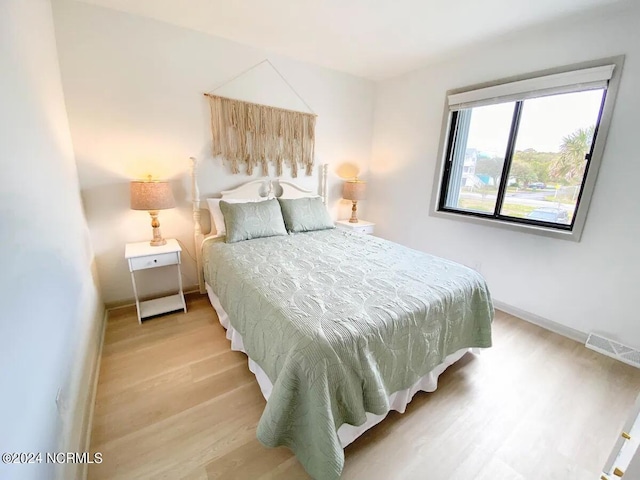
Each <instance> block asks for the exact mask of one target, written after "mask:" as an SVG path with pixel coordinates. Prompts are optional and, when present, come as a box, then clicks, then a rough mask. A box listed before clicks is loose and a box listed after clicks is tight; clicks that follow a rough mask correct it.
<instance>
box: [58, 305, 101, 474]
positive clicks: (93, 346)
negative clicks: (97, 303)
mask: <svg viewBox="0 0 640 480" xmlns="http://www.w3.org/2000/svg"><path fill="white" fill-rule="evenodd" d="M108 314H109V311H108V310H106V309H105V310H104V311H103V314H102V317H101V319H100V320H98V325H97V326H96V328H95V330H94V333H93V334H92V335H91V337H92V338H90V339H89V342H90V344H89V346H88V349H87V352H86V354H85V358H84V359H83V361H84V365H85V367H84V369H81V370H80V372H81V374H80V375H81V378H80V380H79V386H78V390H77V392H76V395H77V396H76V397H75V398H76V400H75V401H74V405H75V407H74V408H73V409H72V412H71V414H70V415H69V417H68V419H67V421H68V422H69V426H68V428H67V431H66V436H65V439H64V440H63V441H64V443H63V444H62V445H61V447H62V449H61V451H67V452H79V453H82V452H89V443H90V441H91V426H92V423H93V412H94V406H95V398H96V391H97V388H98V373H99V371H100V359H101V358H102V346H103V343H104V334H105V330H106V326H107V317H108ZM87 467H88V465H87V464H74V463H69V464H60V465H58V468H57V469H56V477H55V478H56V479H57V480H85V479H86V478H87Z"/></svg>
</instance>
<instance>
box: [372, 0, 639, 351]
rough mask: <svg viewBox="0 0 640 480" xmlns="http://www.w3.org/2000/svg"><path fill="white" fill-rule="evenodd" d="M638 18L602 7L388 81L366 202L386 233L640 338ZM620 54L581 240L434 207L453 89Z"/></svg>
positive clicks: (604, 328)
mask: <svg viewBox="0 0 640 480" xmlns="http://www.w3.org/2000/svg"><path fill="white" fill-rule="evenodd" d="M638 25H640V10H639V9H638V7H637V6H629V7H619V8H617V9H613V10H609V11H600V12H598V15H597V16H591V17H575V18H572V19H565V20H563V21H562V22H558V23H556V24H548V25H547V26H545V27H544V28H538V29H536V30H530V31H520V32H518V33H517V34H514V35H511V36H509V37H505V38H503V39H501V40H499V41H494V42H491V43H488V44H485V45H481V46H477V47H474V48H471V49H469V50H467V52H465V53H463V54H460V55H459V56H457V57H453V58H451V59H449V60H448V61H447V62H444V63H440V64H438V65H434V66H431V67H427V68H423V69H421V70H419V71H416V72H413V73H411V74H408V75H405V76H402V77H400V78H396V79H392V80H388V81H385V82H382V83H380V84H379V85H378V88H377V94H376V107H375V120H374V146H373V159H372V163H371V168H370V180H371V182H370V187H371V188H370V193H371V194H370V201H369V203H368V205H367V207H368V215H369V217H370V219H371V220H373V221H375V222H377V223H378V225H377V227H376V228H377V231H378V232H380V234H381V235H382V236H384V237H387V238H389V239H392V240H396V241H398V242H400V243H404V244H407V245H409V246H412V247H415V248H418V249H420V250H424V251H428V252H432V253H434V254H436V255H440V256H443V257H447V258H450V259H453V260H456V261H459V262H461V263H464V264H466V265H469V266H471V267H473V268H477V269H479V270H480V271H481V273H482V274H483V275H484V276H485V277H486V278H487V280H488V283H489V286H490V289H491V291H492V293H493V296H494V297H495V298H496V299H498V300H499V301H501V302H504V303H506V304H508V305H511V306H512V307H516V308H518V309H521V310H524V311H525V312H529V313H532V314H534V315H537V316H540V317H542V318H544V319H547V320H551V321H553V322H558V323H560V324H562V325H564V326H566V327H570V328H573V329H575V330H578V331H580V332H589V331H592V330H597V331H599V332H601V333H604V334H606V335H608V336H611V337H613V338H617V339H618V340H620V341H623V342H625V343H627V344H631V345H635V346H636V347H640V321H639V316H638V308H637V298H638V272H640V250H639V249H638V238H639V236H640V161H639V160H640V159H639V158H638V157H639V155H640V145H639V143H638V133H637V129H638V115H639V112H640V90H639V89H638V85H639V84H640V29H638ZM618 54H626V63H625V66H624V70H623V74H622V81H621V85H620V90H619V94H618V99H617V103H616V107H615V112H614V115H613V121H612V124H611V129H610V131H609V138H608V141H607V146H606V150H605V153H604V158H603V163H602V167H601V169H600V173H599V177H598V181H597V184H596V188H595V193H594V196H593V200H592V203H591V207H590V210H589V215H588V218H587V222H586V227H585V230H584V234H583V236H582V241H581V242H580V243H574V242H570V241H564V240H558V239H550V238H546V237H542V236H537V235H533V234H526V233H517V232H511V231H507V230H503V229H499V228H495V227H488V226H480V225H474V224H470V223H465V222H462V221H455V220H448V219H440V218H434V217H431V216H429V214H428V212H429V208H430V198H431V190H432V186H433V178H434V175H435V170H436V166H437V163H438V161H439V159H438V158H437V152H438V142H439V139H440V130H441V122H442V115H443V111H444V101H445V92H446V91H447V90H448V89H452V88H458V87H464V86H467V85H473V84H475V83H480V82H485V81H491V80H497V79H500V78H503V77H508V76H511V75H517V74H524V73H528V72H534V71H536V70H541V69H546V68H551V67H556V66H562V65H568V64H572V63H577V62H582V61H587V60H592V59H597V58H603V57H607V56H613V55H618ZM390 192H392V193H393V194H392V195H390Z"/></svg>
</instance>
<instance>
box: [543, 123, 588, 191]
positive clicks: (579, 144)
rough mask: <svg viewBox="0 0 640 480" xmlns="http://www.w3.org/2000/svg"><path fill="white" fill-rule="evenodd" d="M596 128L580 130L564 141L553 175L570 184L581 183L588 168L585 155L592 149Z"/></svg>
mask: <svg viewBox="0 0 640 480" xmlns="http://www.w3.org/2000/svg"><path fill="white" fill-rule="evenodd" d="M594 131H595V126H594V125H592V126H590V127H588V128H579V129H578V130H576V131H575V132H573V133H571V134H569V135H567V136H566V137H564V138H563V139H562V145H561V146H560V155H559V156H558V157H557V158H556V159H555V160H554V162H553V164H552V165H551V174H552V176H554V177H556V178H564V179H565V180H566V181H567V182H569V183H574V182H575V180H578V182H580V181H581V180H582V176H583V175H584V169H585V166H586V162H585V155H586V154H587V153H588V152H589V150H590V148H591V142H592V141H593V134H594Z"/></svg>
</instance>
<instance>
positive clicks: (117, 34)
mask: <svg viewBox="0 0 640 480" xmlns="http://www.w3.org/2000/svg"><path fill="white" fill-rule="evenodd" d="M54 17H55V24H56V31H57V41H58V50H59V52H60V65H61V71H62V78H63V84H64V90H65V97H66V103H67V110H68V112H69V118H70V125H71V133H72V137H73V143H74V149H75V152H76V158H77V161H78V169H79V174H80V184H81V188H82V195H83V198H84V200H85V207H86V212H87V219H88V222H89V228H90V230H91V236H92V240H93V245H94V249H95V252H96V258H97V264H98V271H99V274H100V282H101V284H102V287H103V296H104V299H105V301H106V302H107V303H112V302H118V301H123V300H127V299H131V298H132V297H133V291H132V288H131V282H130V278H129V273H128V271H127V267H126V263H125V260H124V258H123V254H124V244H125V243H126V242H132V241H144V240H146V239H148V238H150V236H151V229H150V226H149V218H148V217H149V216H148V214H147V213H146V212H134V211H131V210H129V197H128V182H129V181H130V180H131V179H134V178H138V177H141V176H144V175H146V174H147V173H151V174H153V175H156V176H160V177H167V178H171V179H173V188H174V194H175V196H176V200H177V202H178V208H177V209H175V210H168V211H163V212H161V213H160V222H161V224H162V231H163V235H164V236H165V237H167V238H171V237H177V238H178V239H179V240H180V241H181V242H182V243H183V244H184V245H186V246H187V248H188V249H189V252H190V255H193V254H194V251H193V249H194V246H193V240H192V221H191V211H190V208H191V206H190V203H189V189H188V188H189V178H188V168H189V160H188V159H189V157H190V156H196V157H199V158H200V159H201V163H202V165H203V166H202V178H201V182H200V189H201V192H202V196H203V197H204V196H214V195H215V194H218V193H219V192H220V191H221V190H225V189H229V188H233V187H235V186H237V185H239V184H241V183H244V182H246V181H248V180H250V178H249V177H247V176H246V175H244V174H243V175H231V174H230V171H229V168H228V166H227V165H223V164H222V161H221V160H220V159H213V158H211V154H210V153H209V152H210V143H211V135H210V130H209V122H210V119H209V110H208V104H207V102H206V99H205V98H204V97H203V93H204V92H207V91H211V90H212V89H214V88H215V87H217V86H219V85H221V84H223V83H224V82H226V81H228V80H229V79H231V78H233V77H234V76H236V75H237V74H238V73H240V72H242V71H243V70H245V69H247V68H249V67H251V66H252V65H255V64H257V63H258V62H260V61H262V60H264V59H265V58H269V59H270V60H271V61H272V62H273V64H274V65H275V66H276V67H277V68H278V70H280V71H281V72H282V74H283V75H284V76H285V78H286V79H287V81H288V82H289V83H291V85H292V86H293V87H294V88H295V89H296V90H297V91H298V92H299V94H300V95H301V97H302V98H304V100H305V101H306V102H307V103H308V104H309V105H310V106H311V108H312V109H313V111H315V113H317V114H318V120H317V128H316V154H317V155H316V160H317V164H321V163H330V164H331V167H330V170H331V171H332V172H333V176H332V181H331V189H330V195H331V202H332V206H333V207H334V214H335V215H336V216H340V217H342V218H345V217H347V216H348V205H346V204H344V205H337V202H339V198H340V188H341V183H340V181H339V179H338V177H337V176H336V175H335V172H336V170H337V169H338V168H339V167H340V166H343V164H346V163H351V164H355V165H356V166H358V167H359V168H360V170H361V172H362V173H366V168H365V166H366V165H367V163H368V162H369V160H370V155H371V141H372V128H373V96H374V84H373V83H372V82H369V81H367V80H362V79H358V78H356V77H352V76H349V75H346V74H342V73H338V72H334V71H331V70H327V69H324V68H320V67H315V66H311V65H307V64H303V63H300V62H295V61H291V60H288V59H285V58H281V57H277V56H274V55H270V54H268V53H267V52H265V51H262V50H260V49H255V48H250V47H246V46H243V45H239V44H237V43H234V42H230V41H227V40H224V39H221V38H217V37H212V36H209V35H206V34H202V33H198V32H195V31H191V30H187V29H183V28H179V27H175V26H171V25H168V24H165V23H161V22H158V21H155V20H149V19H145V18H142V17H136V16H133V15H129V14H126V13H120V12H116V11H113V10H108V9H103V8H100V7H95V6H91V5H87V4H83V3H79V2H75V1H72V0H55V1H54ZM217 93H219V94H221V95H227V96H231V97H235V98H240V99H243V100H249V101H256V102H259V103H266V104H270V105H274V106H279V107H284V108H294V109H300V110H304V109H305V106H304V104H302V103H301V102H300V100H299V99H298V98H297V97H296V95H295V94H294V93H292V92H291V91H290V90H289V89H288V88H287V87H286V85H285V84H284V82H283V81H282V79H281V78H280V77H279V76H278V75H277V74H276V73H275V72H274V71H273V70H272V69H271V68H270V67H269V66H268V65H266V64H265V65H262V66H261V67H259V68H258V69H256V70H254V71H252V72H251V73H250V74H248V75H246V76H243V77H241V78H240V79H238V80H237V81H234V82H232V83H231V84H229V85H228V86H227V87H225V88H223V89H221V90H219V91H218V92H217ZM256 175H260V172H257V173H256ZM299 179H300V181H301V183H303V184H304V185H306V186H307V187H308V188H311V189H317V186H318V174H317V173H316V175H315V176H314V177H313V178H309V177H304V176H301V177H299ZM338 207H339V208H338ZM365 209H366V202H363V203H362V210H363V215H364V214H365V211H366V210H365ZM183 259H184V261H185V265H184V268H183V271H184V281H185V285H195V284H196V283H197V278H196V274H195V268H194V262H193V260H192V258H190V256H189V255H187V254H183ZM141 273H150V274H151V275H153V277H154V278H153V279H152V278H150V276H151V275H148V276H147V277H145V278H142V279H141V280H142V282H145V283H146V287H147V288H146V292H145V293H150V292H151V291H152V290H153V291H159V290H163V289H165V288H170V286H171V285H170V283H169V282H171V281H172V280H173V277H172V274H171V272H160V273H159V272H157V271H151V272H141ZM151 280H153V281H151ZM173 281H174V282H175V280H173Z"/></svg>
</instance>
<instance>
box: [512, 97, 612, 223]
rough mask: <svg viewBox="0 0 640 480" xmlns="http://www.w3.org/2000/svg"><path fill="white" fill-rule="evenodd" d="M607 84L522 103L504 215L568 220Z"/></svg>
mask: <svg viewBox="0 0 640 480" xmlns="http://www.w3.org/2000/svg"><path fill="white" fill-rule="evenodd" d="M603 94H604V89H598V90H589V91H583V92H573V93H567V94H561V95H553V96H548V97H540V98H534V99H530V100H525V101H524V102H522V107H521V108H522V110H521V113H520V123H519V127H518V129H517V133H516V139H515V148H514V154H513V157H512V160H511V166H510V168H509V173H508V175H507V179H508V180H507V190H506V192H505V197H504V202H503V204H502V208H501V210H500V214H501V215H504V216H508V217H515V218H524V219H527V220H534V221H542V222H548V223H555V224H560V225H570V224H571V221H572V219H573V216H574V212H575V209H576V206H577V202H578V199H579V196H580V190H581V188H582V184H583V182H584V177H585V173H586V166H587V162H588V160H587V158H586V156H587V154H589V153H590V151H591V144H592V142H593V136H594V131H595V127H596V124H597V123H598V118H599V114H600V106H601V104H602V97H603Z"/></svg>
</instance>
